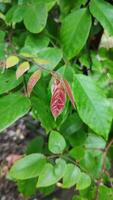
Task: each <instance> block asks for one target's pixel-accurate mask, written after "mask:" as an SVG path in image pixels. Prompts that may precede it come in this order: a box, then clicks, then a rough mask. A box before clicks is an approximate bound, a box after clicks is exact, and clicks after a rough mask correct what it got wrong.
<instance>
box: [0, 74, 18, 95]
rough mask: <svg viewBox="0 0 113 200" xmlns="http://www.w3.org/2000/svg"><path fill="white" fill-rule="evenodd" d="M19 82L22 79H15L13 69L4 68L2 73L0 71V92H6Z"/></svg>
mask: <svg viewBox="0 0 113 200" xmlns="http://www.w3.org/2000/svg"><path fill="white" fill-rule="evenodd" d="M21 83H22V79H19V80H17V79H16V75H15V71H13V70H6V71H5V72H4V73H2V71H0V85H1V87H0V94H3V93H7V92H8V91H10V90H12V89H13V88H16V87H17V86H18V85H19V84H21Z"/></svg>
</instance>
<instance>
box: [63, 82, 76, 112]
mask: <svg viewBox="0 0 113 200" xmlns="http://www.w3.org/2000/svg"><path fill="white" fill-rule="evenodd" d="M63 84H64V89H65V92H66V93H67V95H68V98H69V100H70V101H71V103H72V105H73V108H75V102H74V96H73V93H72V89H71V87H70V85H69V83H68V81H67V80H65V79H64V80H63Z"/></svg>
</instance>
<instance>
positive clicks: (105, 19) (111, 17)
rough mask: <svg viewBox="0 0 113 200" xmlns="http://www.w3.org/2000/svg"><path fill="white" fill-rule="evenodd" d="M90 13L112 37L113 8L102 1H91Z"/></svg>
mask: <svg viewBox="0 0 113 200" xmlns="http://www.w3.org/2000/svg"><path fill="white" fill-rule="evenodd" d="M90 11H91V13H92V15H93V16H94V17H96V19H97V20H98V21H99V22H100V23H101V25H102V26H103V27H104V29H105V30H107V31H108V32H109V33H110V34H111V35H113V6H112V5H111V4H109V3H108V2H106V1H104V0H99V1H98V0H91V4H90Z"/></svg>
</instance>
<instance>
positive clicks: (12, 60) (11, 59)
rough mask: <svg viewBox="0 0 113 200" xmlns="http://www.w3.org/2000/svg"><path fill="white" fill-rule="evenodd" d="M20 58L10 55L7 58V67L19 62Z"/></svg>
mask: <svg viewBox="0 0 113 200" xmlns="http://www.w3.org/2000/svg"><path fill="white" fill-rule="evenodd" d="M18 62H19V58H18V57H17V56H9V57H8V58H7V60H6V68H10V67H13V66H15V65H16V64H18Z"/></svg>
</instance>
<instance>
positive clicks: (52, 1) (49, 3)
mask: <svg viewBox="0 0 113 200" xmlns="http://www.w3.org/2000/svg"><path fill="white" fill-rule="evenodd" d="M45 2H46V4H47V9H48V11H49V10H51V8H52V7H53V6H54V5H55V4H56V2H57V0H45Z"/></svg>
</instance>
